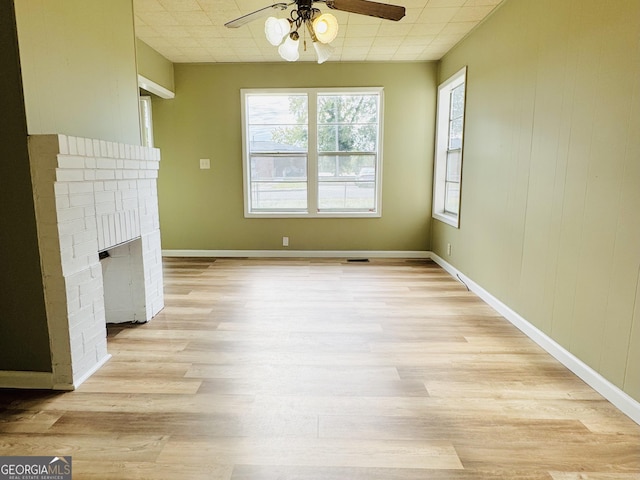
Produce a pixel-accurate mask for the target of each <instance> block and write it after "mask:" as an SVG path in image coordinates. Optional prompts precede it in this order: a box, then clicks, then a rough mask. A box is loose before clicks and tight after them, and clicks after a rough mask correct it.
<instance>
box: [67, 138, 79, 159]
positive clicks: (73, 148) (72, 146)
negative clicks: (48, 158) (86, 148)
mask: <svg viewBox="0 0 640 480" xmlns="http://www.w3.org/2000/svg"><path fill="white" fill-rule="evenodd" d="M67 143H68V144H69V155H77V154H78V143H77V140H76V137H72V136H68V137H67Z"/></svg>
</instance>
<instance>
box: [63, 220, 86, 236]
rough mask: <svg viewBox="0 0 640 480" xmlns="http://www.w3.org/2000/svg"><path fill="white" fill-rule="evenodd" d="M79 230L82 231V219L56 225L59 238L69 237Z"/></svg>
mask: <svg viewBox="0 0 640 480" xmlns="http://www.w3.org/2000/svg"><path fill="white" fill-rule="evenodd" d="M79 230H84V219H83V218H79V219H76V220H71V221H69V222H60V223H58V233H59V234H60V236H61V237H62V236H65V235H69V236H71V235H73V234H74V233H76V232H77V231H79Z"/></svg>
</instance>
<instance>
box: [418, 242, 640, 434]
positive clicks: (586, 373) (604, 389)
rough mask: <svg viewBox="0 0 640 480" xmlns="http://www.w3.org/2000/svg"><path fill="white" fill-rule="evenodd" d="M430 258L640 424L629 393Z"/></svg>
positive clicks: (433, 256) (439, 260)
mask: <svg viewBox="0 0 640 480" xmlns="http://www.w3.org/2000/svg"><path fill="white" fill-rule="evenodd" d="M430 258H431V259H433V261H434V262H436V263H437V264H438V265H440V266H441V267H442V268H443V269H445V270H446V271H447V272H448V273H449V274H450V275H451V276H452V277H454V278H458V279H459V280H461V281H462V282H463V283H464V284H465V285H466V286H467V287H468V288H469V289H470V290H471V291H472V292H473V293H475V294H476V295H478V296H479V297H480V298H481V299H482V300H484V301H485V302H486V303H487V304H488V305H490V306H491V307H493V308H494V309H495V310H496V311H497V312H498V313H499V314H500V315H502V316H503V317H504V318H506V319H507V320H509V321H510V322H511V323H512V324H513V325H515V326H516V327H517V328H518V329H520V330H521V331H522V332H523V333H524V334H525V335H526V336H527V337H529V338H530V339H531V340H533V341H534V342H536V343H537V344H538V345H539V346H540V347H542V348H543V349H544V350H546V351H547V352H548V353H549V354H550V355H551V356H553V357H554V358H555V359H556V360H558V361H559V362H560V363H562V364H563V365H564V366H565V367H567V368H568V369H569V370H571V371H572V372H573V373H575V374H576V375H577V376H578V377H580V378H581V379H582V380H584V382H585V383H587V384H588V385H589V386H591V388H593V389H594V390H595V391H596V392H598V393H599V394H600V395H602V396H603V397H605V398H606V399H607V400H609V401H610V402H611V403H612V404H613V405H615V406H616V407H617V408H618V409H619V410H620V411H622V412H623V413H624V414H625V415H627V416H628V417H629V418H631V419H632V420H633V421H634V422H636V423H637V424H640V402H638V401H636V400H635V399H633V398H631V397H630V396H629V395H628V394H626V393H625V392H623V391H622V390H621V389H620V388H618V387H617V386H615V385H614V384H613V383H611V382H610V381H609V380H607V379H606V378H604V377H603V376H602V375H600V374H599V373H598V372H596V371H595V370H594V369H593V368H591V367H590V366H588V365H587V364H586V363H584V362H583V361H582V360H580V359H579V358H578V357H576V356H575V355H573V354H572V353H571V352H569V351H568V350H566V349H565V348H564V347H562V346H561V345H560V344H558V343H557V342H556V341H555V340H553V339H552V338H551V337H549V336H548V335H547V334H546V333H544V332H542V331H541V330H539V329H538V328H536V327H535V326H533V325H532V324H531V323H529V322H528V321H527V320H525V319H524V318H523V317H521V316H520V315H519V314H518V313H516V312H514V311H513V310H512V309H511V308H509V307H508V306H507V305H505V304H504V303H502V302H501V301H500V300H498V299H497V298H496V297H494V296H493V295H492V294H491V293H489V292H487V291H486V290H485V289H484V288H482V287H481V286H480V285H478V284H477V283H475V282H474V281H473V280H471V279H470V278H469V277H467V276H465V275H464V274H463V273H462V272H460V271H459V270H458V269H456V268H455V267H454V266H453V265H451V264H449V263H447V262H446V261H445V260H444V259H443V258H441V257H439V256H438V255H436V254H435V253H431V254H430Z"/></svg>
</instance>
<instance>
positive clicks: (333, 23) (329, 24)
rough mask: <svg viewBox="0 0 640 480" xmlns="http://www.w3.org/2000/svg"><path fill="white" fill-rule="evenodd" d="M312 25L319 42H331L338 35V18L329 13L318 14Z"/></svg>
mask: <svg viewBox="0 0 640 480" xmlns="http://www.w3.org/2000/svg"><path fill="white" fill-rule="evenodd" d="M312 25H313V31H314V32H315V34H316V38H317V39H318V41H319V42H322V43H331V42H332V41H333V40H335V38H336V36H337V35H338V20H337V19H336V17H334V16H333V15H332V14H330V13H323V14H321V15H318V16H317V17H315V18H314V19H313V22H312Z"/></svg>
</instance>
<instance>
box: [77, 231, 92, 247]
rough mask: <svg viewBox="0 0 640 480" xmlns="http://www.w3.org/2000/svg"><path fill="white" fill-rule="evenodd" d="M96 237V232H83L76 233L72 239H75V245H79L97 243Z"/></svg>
mask: <svg viewBox="0 0 640 480" xmlns="http://www.w3.org/2000/svg"><path fill="white" fill-rule="evenodd" d="M95 236H96V234H95V232H93V231H91V230H83V231H81V232H78V233H74V234H73V235H72V236H71V238H72V239H73V245H78V244H80V243H85V242H88V241H95Z"/></svg>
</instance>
